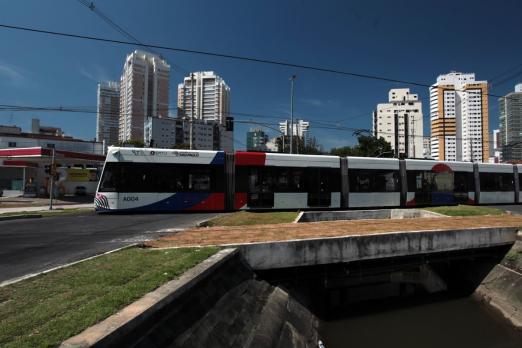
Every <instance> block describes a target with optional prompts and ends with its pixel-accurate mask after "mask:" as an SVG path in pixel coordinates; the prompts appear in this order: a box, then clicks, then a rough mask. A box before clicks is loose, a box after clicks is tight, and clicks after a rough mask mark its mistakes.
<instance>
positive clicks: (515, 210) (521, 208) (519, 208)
mask: <svg viewBox="0 0 522 348" xmlns="http://www.w3.org/2000/svg"><path fill="white" fill-rule="evenodd" d="M489 207H490V208H496V209H502V210H504V211H509V212H511V213H512V214H518V215H522V204H510V205H503V204H499V205H490V206H489Z"/></svg>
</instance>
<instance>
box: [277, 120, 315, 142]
mask: <svg viewBox="0 0 522 348" xmlns="http://www.w3.org/2000/svg"><path fill="white" fill-rule="evenodd" d="M279 130H280V131H281V133H282V134H283V135H285V136H290V120H285V121H283V122H279ZM292 130H293V132H292V136H294V137H299V138H301V139H303V140H304V142H305V144H307V143H308V137H309V130H310V122H308V121H305V120H296V119H294V126H293V127H292Z"/></svg>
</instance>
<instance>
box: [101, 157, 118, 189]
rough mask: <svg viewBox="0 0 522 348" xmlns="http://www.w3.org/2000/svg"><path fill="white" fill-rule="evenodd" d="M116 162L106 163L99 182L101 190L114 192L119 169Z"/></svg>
mask: <svg viewBox="0 0 522 348" xmlns="http://www.w3.org/2000/svg"><path fill="white" fill-rule="evenodd" d="M115 165H117V164H116V163H107V164H106V165H105V170H104V171H103V177H102V178H101V182H100V191H101V192H115V191H117V189H116V183H117V182H118V181H119V175H118V174H119V170H118V168H117V167H116V166H115Z"/></svg>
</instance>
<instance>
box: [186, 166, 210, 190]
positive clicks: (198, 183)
mask: <svg viewBox="0 0 522 348" xmlns="http://www.w3.org/2000/svg"><path fill="white" fill-rule="evenodd" d="M188 177H189V182H188V188H189V190H190V191H198V192H199V191H210V171H209V170H206V169H199V170H193V171H192V172H191V173H190V174H189V175H188Z"/></svg>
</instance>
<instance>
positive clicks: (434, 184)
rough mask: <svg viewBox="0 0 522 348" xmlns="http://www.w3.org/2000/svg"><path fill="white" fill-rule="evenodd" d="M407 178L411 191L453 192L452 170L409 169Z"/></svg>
mask: <svg viewBox="0 0 522 348" xmlns="http://www.w3.org/2000/svg"><path fill="white" fill-rule="evenodd" d="M407 180H408V191H409V192H425V191H429V192H452V191H453V189H454V185H453V173H452V172H442V173H434V172H432V171H427V170H409V171H408V174H407Z"/></svg>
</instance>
